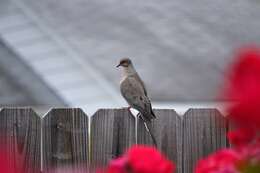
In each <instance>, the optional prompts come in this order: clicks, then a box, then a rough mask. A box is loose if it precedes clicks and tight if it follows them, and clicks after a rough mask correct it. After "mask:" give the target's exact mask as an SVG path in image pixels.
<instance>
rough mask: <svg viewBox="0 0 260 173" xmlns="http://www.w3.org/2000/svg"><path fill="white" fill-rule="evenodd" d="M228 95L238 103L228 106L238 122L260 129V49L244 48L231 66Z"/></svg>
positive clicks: (231, 116)
mask: <svg viewBox="0 0 260 173" xmlns="http://www.w3.org/2000/svg"><path fill="white" fill-rule="evenodd" d="M229 86H230V87H229V89H228V91H227V95H228V97H229V98H230V99H233V100H235V102H236V104H234V105H233V106H231V107H229V108H228V110H229V111H228V112H229V113H230V118H231V119H232V120H234V121H235V122H236V123H237V124H239V125H241V126H246V127H252V126H254V127H257V128H259V129H260V109H259V107H260V49H256V48H248V49H243V50H241V51H240V52H239V54H238V55H237V61H236V62H235V63H234V65H233V67H232V68H231V72H230V75H229Z"/></svg>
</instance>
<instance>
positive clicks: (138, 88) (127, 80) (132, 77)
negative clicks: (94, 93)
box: [117, 58, 157, 146]
mask: <svg viewBox="0 0 260 173" xmlns="http://www.w3.org/2000/svg"><path fill="white" fill-rule="evenodd" d="M119 66H122V67H123V77H122V80H121V82H120V90H121V94H122V96H123V97H124V98H125V100H126V101H127V103H128V104H129V106H130V107H132V108H134V109H136V110H138V111H139V112H140V113H139V114H138V117H139V116H141V119H142V120H143V122H144V125H145V128H146V130H147V132H148V133H149V134H150V136H151V138H152V140H153V143H154V145H155V146H157V142H156V140H155V137H154V135H153V134H152V132H151V128H150V126H148V124H147V123H149V124H150V122H151V120H152V119H154V118H156V116H155V114H154V112H153V110H152V105H151V101H150V99H149V97H148V95H147V91H146V88H145V85H144V83H143V81H142V79H141V78H140V77H139V75H138V73H137V72H136V70H135V68H134V66H133V64H132V62H131V60H130V59H128V58H125V59H122V60H121V61H120V63H119V65H118V66H117V67H119Z"/></svg>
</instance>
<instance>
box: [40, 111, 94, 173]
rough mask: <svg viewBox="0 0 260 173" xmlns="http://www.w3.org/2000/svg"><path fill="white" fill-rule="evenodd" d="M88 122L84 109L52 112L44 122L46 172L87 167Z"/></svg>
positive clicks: (44, 168) (44, 161)
mask: <svg viewBox="0 0 260 173" xmlns="http://www.w3.org/2000/svg"><path fill="white" fill-rule="evenodd" d="M88 142H89V141H88V118H87V116H86V115H85V114H84V112H83V111H82V110H81V109H77V108H75V109H73V108H72V109H65V108H64V109H52V110H51V111H50V112H49V113H48V114H47V115H46V116H45V117H44V118H43V142H42V143H43V171H44V172H50V171H55V170H57V169H61V168H64V167H69V168H70V169H77V170H81V169H87V167H88V162H89V159H88V154H89V152H88Z"/></svg>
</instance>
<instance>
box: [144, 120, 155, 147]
mask: <svg viewBox="0 0 260 173" xmlns="http://www.w3.org/2000/svg"><path fill="white" fill-rule="evenodd" d="M144 126H145V128H146V131H147V132H148V133H149V135H150V136H151V138H152V141H153V144H154V146H155V147H156V148H157V142H156V139H155V137H154V135H153V133H152V132H151V129H150V127H149V126H148V125H147V123H146V122H145V121H144Z"/></svg>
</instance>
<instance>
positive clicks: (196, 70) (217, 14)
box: [0, 0, 260, 114]
mask: <svg viewBox="0 0 260 173" xmlns="http://www.w3.org/2000/svg"><path fill="white" fill-rule="evenodd" d="M259 18H260V1H259V0H236V1H234V0H219V1H210V0H199V1H186V0H184V1H183V0H163V1H158V0H149V1H139V0H125V1H122V0H59V1H58V0H0V104H1V105H2V106H6V105H8V106H39V107H42V106H47V107H52V106H58V107H64V106H71V107H81V108H83V109H84V110H85V111H86V112H88V113H89V114H92V113H93V112H95V111H96V110H97V109H98V108H106V107H123V106H125V105H126V104H125V102H124V100H123V99H122V98H121V96H120V92H119V84H118V82H119V80H120V73H119V71H118V69H116V68H115V66H116V64H117V63H118V61H119V59H120V58H122V57H131V58H132V60H133V61H134V64H135V65H136V68H137V70H138V71H139V73H140V75H141V76H142V78H143V79H144V81H145V83H146V85H147V88H148V91H149V94H150V96H151V98H152V101H153V103H154V107H170V108H174V107H176V106H178V105H188V107H189V106H191V105H193V106H194V105H196V104H197V105H203V106H205V105H210V104H214V103H218V102H221V101H223V100H224V98H219V97H216V96H217V95H218V94H217V92H218V91H219V90H220V89H221V87H222V86H223V81H222V80H223V75H224V73H225V69H226V67H227V65H228V64H229V63H230V62H231V61H232V56H231V54H232V52H233V50H234V49H235V48H238V47H240V46H241V45H244V44H250V43H259V41H260V30H259V28H260V22H259Z"/></svg>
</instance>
